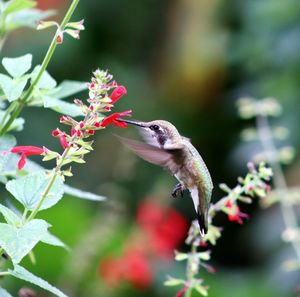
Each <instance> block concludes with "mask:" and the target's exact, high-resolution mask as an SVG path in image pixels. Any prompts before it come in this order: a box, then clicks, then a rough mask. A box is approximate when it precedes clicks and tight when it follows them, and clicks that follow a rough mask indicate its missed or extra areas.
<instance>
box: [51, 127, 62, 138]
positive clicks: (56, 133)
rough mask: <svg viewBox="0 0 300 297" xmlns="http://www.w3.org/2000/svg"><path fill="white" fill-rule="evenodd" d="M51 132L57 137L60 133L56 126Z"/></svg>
mask: <svg viewBox="0 0 300 297" xmlns="http://www.w3.org/2000/svg"><path fill="white" fill-rule="evenodd" d="M51 134H52V136H54V137H57V136H59V135H60V134H61V131H60V130H59V129H58V128H56V129H55V130H53V131H52V133H51Z"/></svg>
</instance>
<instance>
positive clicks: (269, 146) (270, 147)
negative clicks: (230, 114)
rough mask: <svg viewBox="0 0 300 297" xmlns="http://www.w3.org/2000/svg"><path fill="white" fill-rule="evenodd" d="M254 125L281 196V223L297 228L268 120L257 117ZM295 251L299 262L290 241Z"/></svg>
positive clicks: (296, 247) (298, 249)
mask: <svg viewBox="0 0 300 297" xmlns="http://www.w3.org/2000/svg"><path fill="white" fill-rule="evenodd" d="M256 125H257V130H258V136H259V139H260V141H261V143H262V146H263V149H264V153H265V157H266V159H267V160H268V162H269V163H270V165H271V167H272V168H273V172H274V185H275V188H276V189H277V191H278V192H279V193H280V194H281V195H282V199H280V200H279V202H280V209H281V213H282V218H283V222H284V224H285V226H286V228H287V229H296V228H298V224H297V216H296V213H295V211H294V208H293V205H291V204H290V203H289V202H288V201H287V195H288V186H287V182H286V179H285V177H284V174H283V170H282V167H281V164H280V163H279V161H278V157H277V149H276V146H275V144H274V141H273V137H272V132H271V129H270V126H269V122H268V119H267V118H266V117H265V116H261V115H259V116H257V118H256ZM291 244H292V246H293V248H294V250H295V253H296V256H297V258H298V259H299V260H300V245H299V242H298V243H297V241H295V240H294V241H291Z"/></svg>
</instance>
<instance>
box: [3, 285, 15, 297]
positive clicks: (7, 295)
mask: <svg viewBox="0 0 300 297" xmlns="http://www.w3.org/2000/svg"><path fill="white" fill-rule="evenodd" d="M0 296H1V297H12V295H10V294H9V293H8V292H7V291H6V290H4V289H3V288H1V287H0Z"/></svg>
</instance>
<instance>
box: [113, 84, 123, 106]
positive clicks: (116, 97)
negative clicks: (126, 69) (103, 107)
mask: <svg viewBox="0 0 300 297" xmlns="http://www.w3.org/2000/svg"><path fill="white" fill-rule="evenodd" d="M126 93H127V90H126V88H125V87H124V86H118V87H116V88H115V89H114V90H113V92H112V94H111V95H110V99H111V100H112V101H111V104H114V103H115V102H116V101H117V100H119V99H120V98H121V97H122V96H123V95H125V94H126Z"/></svg>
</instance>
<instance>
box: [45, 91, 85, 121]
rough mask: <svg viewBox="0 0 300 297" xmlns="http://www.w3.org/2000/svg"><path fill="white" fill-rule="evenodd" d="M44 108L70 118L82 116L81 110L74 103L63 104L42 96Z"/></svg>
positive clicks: (63, 102)
mask: <svg viewBox="0 0 300 297" xmlns="http://www.w3.org/2000/svg"><path fill="white" fill-rule="evenodd" d="M42 99H43V101H44V107H45V108H50V109H52V110H54V111H56V112H59V113H62V114H65V115H69V116H71V117H77V116H83V114H82V111H81V109H80V108H79V107H78V106H77V105H76V104H74V103H69V102H65V101H62V100H59V99H56V98H53V97H49V96H43V97H42Z"/></svg>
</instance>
